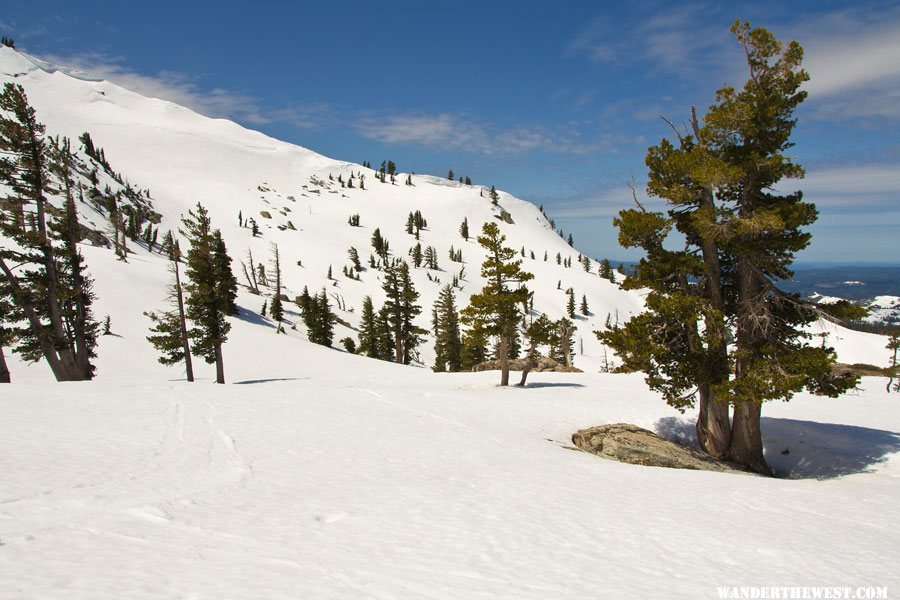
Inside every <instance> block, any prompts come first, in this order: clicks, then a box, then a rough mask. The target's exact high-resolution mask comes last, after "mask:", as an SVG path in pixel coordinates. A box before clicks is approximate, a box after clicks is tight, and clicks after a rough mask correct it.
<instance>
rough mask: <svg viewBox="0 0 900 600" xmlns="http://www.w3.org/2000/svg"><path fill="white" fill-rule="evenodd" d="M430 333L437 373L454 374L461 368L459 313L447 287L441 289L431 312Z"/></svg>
mask: <svg viewBox="0 0 900 600" xmlns="http://www.w3.org/2000/svg"><path fill="white" fill-rule="evenodd" d="M432 333H433V334H434V351H435V363H434V367H433V369H434V370H435V371H438V372H444V371H450V372H456V371H459V370H460V369H461V368H462V339H461V338H460V331H459V313H458V312H457V310H456V298H455V297H454V295H453V289H452V288H451V287H450V286H449V285H445V286H444V287H443V288H441V293H440V294H439V295H438V299H437V301H436V302H435V304H434V310H433V311H432Z"/></svg>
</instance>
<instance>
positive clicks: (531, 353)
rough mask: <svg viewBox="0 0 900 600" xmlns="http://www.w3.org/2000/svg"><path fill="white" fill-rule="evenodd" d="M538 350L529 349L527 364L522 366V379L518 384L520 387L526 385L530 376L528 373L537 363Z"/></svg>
mask: <svg viewBox="0 0 900 600" xmlns="http://www.w3.org/2000/svg"><path fill="white" fill-rule="evenodd" d="M536 354H537V351H536V350H535V349H534V348H531V349H529V351H528V358H526V359H525V364H524V366H523V367H522V379H520V380H519V383H517V384H516V385H517V386H518V387H525V380H526V379H527V378H528V374H529V373H530V372H531V369H533V368H534V366H535V365H536V364H537V360H535V359H536V356H535V355H536Z"/></svg>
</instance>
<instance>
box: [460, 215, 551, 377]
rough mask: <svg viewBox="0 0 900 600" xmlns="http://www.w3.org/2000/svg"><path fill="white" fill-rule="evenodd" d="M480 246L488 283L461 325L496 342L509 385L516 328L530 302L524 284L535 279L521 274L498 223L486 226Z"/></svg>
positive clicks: (486, 224)
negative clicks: (526, 304)
mask: <svg viewBox="0 0 900 600" xmlns="http://www.w3.org/2000/svg"><path fill="white" fill-rule="evenodd" d="M481 233H482V235H480V236H478V243H479V244H481V246H482V247H483V248H484V249H485V251H486V254H487V256H486V257H485V260H484V262H483V263H482V264H481V276H482V277H484V279H485V281H486V283H485V286H484V287H483V288H482V290H481V292H479V293H477V294H473V295H472V297H471V298H470V299H469V305H468V306H467V307H466V308H465V309H464V310H463V312H462V321H463V322H464V323H466V324H467V325H469V326H470V327H472V328H474V329H475V330H477V331H480V332H483V333H484V334H485V335H487V336H494V337H496V338H497V359H498V360H499V362H500V385H501V386H506V385H509V351H510V345H511V344H512V340H513V337H514V336H515V335H516V327H517V326H518V323H519V321H520V320H521V313H520V309H521V306H522V305H523V303H524V302H526V301H527V300H528V289H527V288H526V287H525V285H524V284H525V282H526V281H529V280H530V279H532V278H533V277H534V276H533V275H532V274H531V273H528V272H526V271H523V270H522V261H521V260H519V259H516V251H515V250H513V249H512V248H507V247H505V246H504V243H505V242H506V236H504V235H503V234H501V233H500V227H499V226H498V225H497V224H496V223H492V222H489V223H485V224H484V225H483V226H482V228H481Z"/></svg>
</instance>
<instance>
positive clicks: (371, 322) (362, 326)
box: [358, 296, 378, 358]
mask: <svg viewBox="0 0 900 600" xmlns="http://www.w3.org/2000/svg"><path fill="white" fill-rule="evenodd" d="M358 352H359V353H360V354H362V355H363V356H368V357H370V358H377V357H378V339H377V332H376V331H375V308H374V306H373V305H372V297H371V296H366V297H365V298H363V303H362V310H361V311H360V315H359V349H358Z"/></svg>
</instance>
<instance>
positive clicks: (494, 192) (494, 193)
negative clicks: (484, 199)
mask: <svg viewBox="0 0 900 600" xmlns="http://www.w3.org/2000/svg"><path fill="white" fill-rule="evenodd" d="M489 197H490V199H491V204H493V205H494V206H497V203H498V202H500V194H498V193H497V188H495V187H494V186H491V193H490V195H489Z"/></svg>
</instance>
